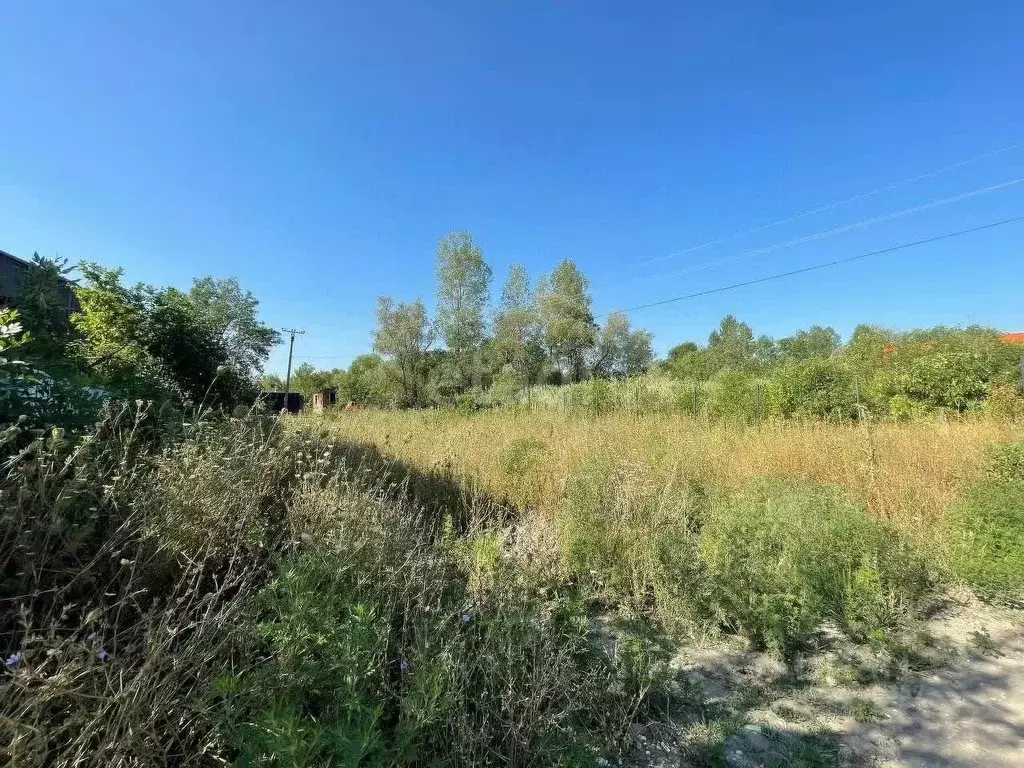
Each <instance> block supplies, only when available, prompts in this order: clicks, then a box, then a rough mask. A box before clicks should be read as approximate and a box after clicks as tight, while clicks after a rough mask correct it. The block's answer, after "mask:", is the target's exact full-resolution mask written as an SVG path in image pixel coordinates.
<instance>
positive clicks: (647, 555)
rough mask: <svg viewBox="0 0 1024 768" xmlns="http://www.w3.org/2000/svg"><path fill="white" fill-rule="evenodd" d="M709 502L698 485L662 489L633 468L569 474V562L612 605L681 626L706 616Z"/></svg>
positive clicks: (563, 526) (600, 465)
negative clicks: (703, 547)
mask: <svg viewBox="0 0 1024 768" xmlns="http://www.w3.org/2000/svg"><path fill="white" fill-rule="evenodd" d="M704 504H705V496H704V493H703V492H702V490H701V489H699V488H695V487H690V486H683V485H679V486H677V485H671V484H670V485H667V486H659V485H657V484H655V483H652V482H651V479H650V477H649V476H647V475H646V474H645V473H643V472H642V471H639V470H638V468H636V467H631V466H629V465H615V464H609V463H606V462H603V461H597V460H594V461H591V462H590V463H588V464H587V465H586V466H585V467H584V468H583V469H582V470H580V471H579V472H578V473H577V474H575V475H574V476H573V477H572V478H570V481H569V483H568V484H567V486H566V490H565V499H564V501H563V504H562V508H561V510H560V512H559V518H558V527H559V538H560V541H561V544H562V550H563V552H564V556H565V559H566V562H567V565H568V566H569V568H570V569H572V570H573V571H574V572H575V573H576V574H577V575H578V576H579V577H580V578H582V579H584V580H585V581H587V582H589V584H590V586H591V588H592V589H593V590H594V592H595V594H597V595H599V596H601V597H602V598H604V599H605V600H607V601H608V602H610V603H617V602H625V603H627V604H631V605H632V606H633V607H635V608H638V609H640V610H642V611H644V612H648V613H653V614H654V615H656V616H657V618H658V619H659V620H660V621H662V622H664V623H665V624H666V625H669V626H675V627H681V626H682V625H684V624H686V623H689V622H691V621H693V620H694V619H698V618H700V617H702V611H703V606H702V605H701V603H700V600H699V596H700V593H701V584H702V580H703V574H702V567H701V563H700V558H699V555H698V552H697V531H698V530H699V529H700V525H701V520H702V516H703V514H704Z"/></svg>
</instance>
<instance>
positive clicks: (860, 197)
mask: <svg viewBox="0 0 1024 768" xmlns="http://www.w3.org/2000/svg"><path fill="white" fill-rule="evenodd" d="M1021 146H1024V141H1016V142H1014V143H1013V144H1009V145H1007V146H1005V147H1000V148H999V149H995V150H992V151H990V152H985V153H983V154H980V155H975V156H973V157H969V158H967V159H965V160H960V161H959V162H956V163H953V164H951V165H946V166H943V167H942V168H937V169H935V170H934V171H929V172H927V173H921V174H918V175H916V176H911V177H910V178H906V179H900V180H899V181H894V182H891V183H889V184H886V185H884V186H881V187H877V188H876V189H872V190H870V191H868V192H861V193H859V194H856V195H853V196H852V197H847V198H844V199H842V200H836V201H834V202H831V203H825V204H824V205H819V206H816V207H814V208H809V209H807V210H805V211H800V212H799V213H795V214H792V215H790V216H786V217H784V218H781V219H778V220H776V221H771V222H769V223H767V224H761V225H759V226H756V227H753V228H751V229H746V230H742V231H739V232H733V233H732V234H729V235H724V236H723V237H719V238H716V239H714V240H709V241H708V242H706V243H701V244H700V245H695V246H692V247H690V248H685V249H683V250H681V251H672V252H671V253H668V254H666V255H664V256H656V257H654V258H651V259H646V260H645V261H640V262H637V263H635V264H634V265H633V266H635V267H642V266H645V265H647V264H654V263H657V262H659V261H666V260H667V259H673V258H676V257H678V256H685V255H686V254H688V253H693V252H695V251H700V250H704V249H705V248H711V247H713V246H716V245H721V244H722V243H727V242H729V241H730V240H736V239H738V238H741V237H746V236H747V235H753V234H757V233H758V232H763V231H764V230H766V229H771V228H772V227H777V226H781V225H782V224H788V223H790V222H792V221H797V220H799V219H803V218H806V217H807V216H813V215H815V214H817V213H824V212H825V211H830V210H833V209H835V208H838V207H840V206H843V205H848V204H849V203H855V202H858V201H860V200H866V199H868V198H871V197H875V196H876V195H880V194H883V193H885V192H889V191H891V190H893V189H897V188H898V187H901V186H904V185H905V184H913V183H914V182H918V181H923V180H925V179H930V178H933V177H935V176H939V175H941V174H943V173H947V172H949V171H953V170H956V169H957V168H963V167H965V166H968V165H972V164H973V163H977V162H981V161H982V160H988V159H989V158H992V157H996V156H997V155H1001V154H1003V153H1005V152H1010V151H1011V150H1014V149H1017V148H1018V147H1021Z"/></svg>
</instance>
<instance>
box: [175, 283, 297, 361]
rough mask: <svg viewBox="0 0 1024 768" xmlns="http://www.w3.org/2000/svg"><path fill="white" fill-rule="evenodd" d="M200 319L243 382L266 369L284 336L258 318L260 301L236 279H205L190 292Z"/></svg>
mask: <svg viewBox="0 0 1024 768" xmlns="http://www.w3.org/2000/svg"><path fill="white" fill-rule="evenodd" d="M189 298H190V299H191V301H192V303H193V305H194V306H195V308H196V310H197V311H198V312H199V315H200V319H201V321H202V322H203V323H205V324H206V325H207V326H208V328H209V330H210V332H211V333H212V334H213V336H214V338H215V339H216V340H217V342H218V343H219V344H220V345H221V346H222V347H223V348H224V350H225V351H226V352H227V364H228V365H230V366H231V367H232V368H233V369H234V371H235V373H236V374H237V375H238V376H239V377H241V378H243V379H254V378H255V377H256V376H257V374H258V373H259V372H260V371H261V370H263V366H264V365H265V364H266V362H267V358H268V357H270V350H271V348H273V346H274V345H275V344H278V343H280V341H281V336H280V334H278V332H277V331H275V330H274V329H273V328H271V327H270V326H268V325H265V324H264V323H262V322H260V320H259V318H258V317H257V309H258V307H259V301H257V299H256V297H255V296H253V295H252V293H250V292H249V291H245V290H242V286H241V285H240V284H239V282H238V280H237V279H236V278H233V277H232V278H229V279H226V280H218V279H215V278H213V277H202V278H197V279H196V280H193V281H192V290H191V291H189Z"/></svg>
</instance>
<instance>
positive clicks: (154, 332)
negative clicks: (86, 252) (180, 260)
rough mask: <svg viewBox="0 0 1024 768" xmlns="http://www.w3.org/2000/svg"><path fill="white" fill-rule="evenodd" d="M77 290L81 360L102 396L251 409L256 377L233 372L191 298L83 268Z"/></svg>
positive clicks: (116, 272) (228, 358)
mask: <svg viewBox="0 0 1024 768" xmlns="http://www.w3.org/2000/svg"><path fill="white" fill-rule="evenodd" d="M79 269H80V271H81V272H82V274H83V276H84V284H83V285H80V286H78V287H77V288H76V289H75V294H76V296H77V298H78V302H79V305H80V306H81V311H80V312H78V313H76V314H75V315H73V316H72V322H73V323H74V325H75V328H76V331H77V332H78V334H79V338H78V339H77V340H76V342H75V353H76V354H77V355H78V357H79V359H80V360H82V362H83V365H84V367H85V369H86V371H87V373H88V374H89V375H90V376H92V377H94V378H96V379H97V383H99V384H101V386H103V387H104V388H108V389H113V390H115V391H120V392H122V393H123V394H131V395H133V396H143V397H167V396H170V397H173V398H176V399H179V400H184V401H192V402H194V403H201V402H206V403H207V404H212V403H221V404H232V403H235V402H245V401H247V400H248V401H249V402H251V398H252V397H254V396H255V391H256V389H255V385H256V381H255V378H254V376H252V375H249V374H248V373H247V372H244V371H239V370H237V369H236V367H235V366H234V365H233V361H232V357H231V353H230V352H229V350H228V348H227V346H226V345H225V344H224V342H223V340H222V338H221V335H220V334H219V333H216V332H215V331H214V329H213V327H212V325H211V323H210V322H209V321H208V319H207V318H206V316H205V312H204V309H203V307H202V306H200V305H197V303H196V302H195V301H194V300H193V298H192V297H191V295H190V294H187V293H184V292H182V291H179V290H178V289H176V288H155V287H154V286H152V285H146V284H144V283H139V284H136V285H133V286H126V285H124V284H122V282H121V270H119V269H118V270H114V269H105V268H104V267H101V266H99V265H98V264H91V263H83V264H81V265H80V266H79Z"/></svg>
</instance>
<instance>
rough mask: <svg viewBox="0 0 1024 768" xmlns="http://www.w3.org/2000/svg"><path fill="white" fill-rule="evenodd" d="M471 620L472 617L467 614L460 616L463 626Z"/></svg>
mask: <svg viewBox="0 0 1024 768" xmlns="http://www.w3.org/2000/svg"><path fill="white" fill-rule="evenodd" d="M471 618H473V617H472V616H470V615H469V614H468V613H464V614H462V623H463V624H465V623H466V622H468V621H469V620H470V619H471Z"/></svg>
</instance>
